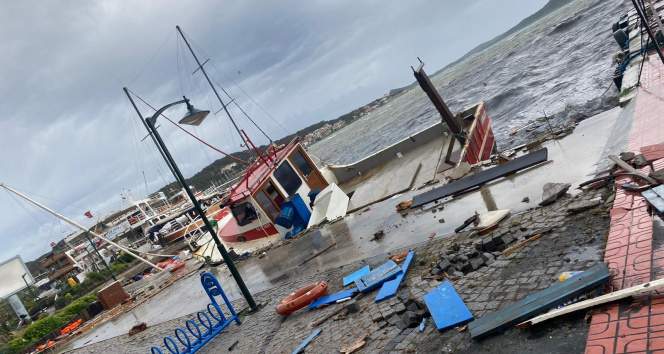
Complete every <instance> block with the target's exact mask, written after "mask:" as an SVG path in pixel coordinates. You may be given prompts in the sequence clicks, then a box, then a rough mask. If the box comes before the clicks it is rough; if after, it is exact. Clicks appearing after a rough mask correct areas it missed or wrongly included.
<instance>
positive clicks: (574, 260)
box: [73, 190, 611, 353]
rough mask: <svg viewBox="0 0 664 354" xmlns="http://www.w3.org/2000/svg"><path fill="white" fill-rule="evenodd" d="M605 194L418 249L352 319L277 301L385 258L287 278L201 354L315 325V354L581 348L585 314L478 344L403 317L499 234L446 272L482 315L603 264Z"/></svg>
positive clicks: (120, 344)
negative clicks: (283, 310) (387, 290)
mask: <svg viewBox="0 0 664 354" xmlns="http://www.w3.org/2000/svg"><path fill="white" fill-rule="evenodd" d="M600 194H602V197H603V199H602V203H601V204H600V205H599V206H597V207H594V208H593V209H590V210H586V211H582V212H578V213H573V214H572V213H570V212H569V211H568V210H567V208H568V206H569V204H570V203H572V202H578V201H581V200H583V201H591V200H594V199H595V198H597V197H598V196H599V195H600ZM607 194H608V191H607V190H602V191H589V192H584V193H582V194H579V195H577V196H576V197H571V196H569V195H567V196H565V197H563V198H562V199H560V200H558V201H556V202H555V203H553V204H551V205H549V206H546V207H540V208H535V209H530V210H528V211H525V212H523V213H520V214H517V215H513V216H512V217H511V218H509V219H507V220H505V221H503V222H502V224H501V226H500V227H499V228H497V229H496V230H494V231H492V232H491V233H490V234H488V235H483V236H479V235H473V234H472V233H468V232H466V233H461V234H457V235H453V236H450V237H440V238H435V239H433V240H431V241H429V242H427V243H425V244H421V245H417V246H414V247H413V248H414V249H415V250H416V257H415V262H414V263H413V266H412V267H411V270H410V271H409V273H408V274H407V276H406V278H405V279H404V283H403V284H402V286H401V290H400V291H399V295H398V296H397V297H394V298H392V299H389V300H386V301H384V302H381V303H379V304H375V303H374V302H373V300H374V296H375V292H373V293H369V294H367V295H366V296H362V295H360V296H358V297H356V298H355V300H354V301H355V302H356V303H357V305H358V307H359V311H357V312H354V313H348V311H346V310H345V309H344V310H342V311H339V308H340V307H344V305H342V304H337V305H333V306H330V307H327V308H323V309H319V310H314V311H307V310H301V311H298V312H296V313H294V314H293V315H291V316H289V317H288V318H282V317H281V316H279V315H277V314H276V313H275V311H274V309H275V306H276V304H277V303H278V302H279V301H280V299H281V298H283V297H284V296H286V295H287V294H288V293H290V292H291V291H292V290H293V289H296V288H298V287H301V286H303V285H306V284H309V283H311V282H313V281H317V280H327V281H328V283H329V284H330V292H334V291H337V290H340V288H341V280H340V279H341V277H342V276H343V275H345V274H348V273H350V272H351V271H353V270H355V269H357V268H358V267H359V266H361V265H362V264H364V263H366V264H370V265H371V266H375V265H378V264H380V263H382V262H384V261H385V256H386V255H384V256H378V257H374V258H371V259H367V260H364V261H362V262H356V263H354V264H350V265H346V266H343V267H340V268H338V269H334V270H331V271H327V272H324V273H319V274H316V275H310V276H306V277H303V278H299V279H293V278H295V277H294V276H293V277H290V279H291V280H289V281H285V282H283V283H282V284H280V285H279V286H277V287H274V288H272V289H270V290H268V291H265V292H262V293H259V294H257V295H256V299H257V301H258V302H259V303H260V304H262V308H261V309H260V310H259V311H258V312H257V313H253V314H248V315H243V317H242V325H241V326H237V325H234V324H233V325H231V326H230V327H229V328H228V329H227V330H226V331H225V332H224V333H222V334H221V335H220V336H219V337H217V338H215V339H214V340H213V341H211V342H210V343H209V344H208V345H207V346H206V347H205V348H204V349H203V350H201V352H202V353H220V352H229V348H231V347H232V352H234V353H290V352H291V351H292V349H293V348H295V347H296V346H297V345H298V343H299V342H300V341H302V340H303V339H304V338H305V337H307V336H308V335H309V334H310V333H311V332H312V330H313V329H314V328H320V329H321V330H322V332H321V334H320V336H319V337H317V338H316V339H314V340H313V341H312V342H311V344H310V345H309V347H307V349H306V351H307V352H310V353H338V352H339V351H340V348H341V347H342V346H344V345H348V344H351V343H353V342H355V341H356V340H359V339H361V338H366V339H365V341H366V344H365V345H364V347H363V348H362V349H361V350H359V351H358V352H359V353H392V352H396V353H411V352H421V353H429V352H455V353H456V352H467V353H478V352H492V353H496V352H498V353H500V352H502V353H517V352H538V353H549V352H550V353H559V352H565V353H575V352H582V351H583V349H584V348H585V339H586V334H587V324H586V322H585V321H584V320H583V319H584V317H583V316H584V315H585V313H580V314H576V315H574V316H571V317H566V318H563V319H561V320H558V321H552V322H550V323H547V324H545V325H542V326H539V327H536V328H534V329H529V330H518V329H510V330H508V331H506V332H505V333H503V334H499V335H496V336H493V337H490V338H488V339H486V340H483V341H481V342H477V341H473V340H471V339H470V335H469V333H468V331H460V330H458V329H450V330H447V331H444V332H438V331H436V330H435V328H434V326H433V324H432V322H431V319H427V320H426V321H427V326H426V328H425V330H424V331H423V332H422V333H420V332H419V331H418V329H417V328H408V327H407V325H408V323H406V321H405V319H404V317H407V316H405V315H407V314H408V313H410V312H412V311H415V310H416V309H415V308H411V307H412V306H413V303H414V302H415V303H416V302H421V301H422V297H423V296H424V294H425V293H426V292H428V291H429V290H431V289H432V288H434V287H435V286H437V285H438V284H439V283H440V279H441V278H442V277H441V276H435V275H432V274H435V273H436V272H434V271H433V269H435V265H436V264H437V263H438V262H439V260H440V259H441V257H446V256H449V254H450V253H452V254H460V253H464V252H470V253H472V252H473V250H474V249H476V248H478V247H479V246H478V244H482V242H484V243H486V240H493V239H497V238H501V239H502V240H504V241H505V242H504V244H502V245H500V246H499V247H498V248H497V250H494V252H493V255H495V256H496V257H495V260H489V261H487V262H486V263H485V264H483V265H481V266H479V267H478V268H477V269H474V270H469V271H468V272H467V273H466V274H463V273H460V272H451V273H453V274H455V275H448V279H449V280H451V281H452V282H453V284H454V286H455V288H456V290H457V292H458V293H459V295H460V296H461V297H462V298H463V300H464V301H465V303H466V305H467V306H468V308H469V309H470V310H471V311H472V313H473V314H474V316H475V317H481V316H482V315H484V314H486V313H490V312H493V311H495V310H497V309H500V308H501V307H503V306H505V305H507V304H509V303H512V302H514V301H516V300H519V299H521V298H523V297H525V296H526V295H527V294H529V293H531V292H534V291H537V290H541V289H544V288H546V287H548V286H550V285H551V284H552V283H554V282H556V281H557V275H558V274H559V273H560V272H563V271H572V270H584V269H587V268H588V267H590V266H592V265H593V264H595V263H597V262H599V261H601V257H602V252H603V250H604V245H605V239H606V233H607V228H608V220H609V219H608V213H607V211H606V207H607V205H608V204H610V202H611V200H610V197H609V196H607ZM607 197H608V198H609V200H608V201H606V199H607ZM406 217H408V216H406ZM547 230H548V231H547ZM536 234H541V235H542V236H541V237H540V238H539V239H536V240H533V241H530V242H528V243H526V244H525V246H524V247H523V248H520V249H518V250H516V251H515V252H514V253H511V254H509V255H508V256H503V255H502V254H501V253H500V252H501V251H503V250H504V249H505V248H506V247H509V246H510V245H514V244H516V242H519V241H520V240H523V239H526V238H528V237H532V236H533V235H536ZM471 256H472V255H471ZM489 257H490V256H489ZM448 274H449V272H448ZM443 277H444V275H443ZM182 301H186V299H182ZM236 303H237V306H238V307H239V308H244V307H245V305H244V304H243V302H242V301H238V302H236ZM411 310H412V311H411ZM325 317H329V319H327V320H326V321H324V322H322V323H320V324H319V325H318V326H317V327H315V326H311V323H312V322H313V321H317V320H320V319H322V318H325ZM187 318H188V317H187V316H186V317H184V318H180V319H176V320H172V321H168V322H165V323H162V324H160V325H157V326H152V327H150V328H148V329H147V330H145V331H144V332H142V333H139V334H136V335H134V336H131V337H130V336H128V335H123V336H120V337H116V338H113V339H110V340H106V341H102V342H99V343H95V344H92V345H89V346H87V347H83V348H80V349H77V350H74V351H73V352H75V353H102V352H108V351H109V350H110V351H113V352H123V353H146V352H148V351H149V348H150V346H152V345H158V344H160V343H161V340H162V338H163V336H164V335H169V334H172V331H173V329H174V328H175V326H176V325H182V324H183V323H184V321H185V320H186V319H187ZM410 325H411V326H412V323H410Z"/></svg>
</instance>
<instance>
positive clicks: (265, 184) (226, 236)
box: [216, 140, 328, 242]
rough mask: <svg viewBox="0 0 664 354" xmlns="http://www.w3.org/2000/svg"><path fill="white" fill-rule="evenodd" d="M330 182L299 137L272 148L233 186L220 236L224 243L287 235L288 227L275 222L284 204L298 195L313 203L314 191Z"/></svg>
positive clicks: (221, 219) (219, 221)
mask: <svg viewBox="0 0 664 354" xmlns="http://www.w3.org/2000/svg"><path fill="white" fill-rule="evenodd" d="M327 185H328V182H327V180H326V179H325V177H323V174H322V173H321V172H320V170H319V169H318V167H317V166H316V164H315V163H314V162H313V160H312V159H311V157H310V156H309V154H308V153H307V151H306V150H305V149H304V147H303V146H302V145H301V144H300V143H299V141H298V140H293V141H292V142H290V143H289V144H287V145H284V146H281V147H277V148H270V149H268V151H266V152H265V153H263V154H262V155H261V156H259V158H258V159H257V160H256V161H255V162H254V163H253V164H252V165H251V166H249V167H248V168H247V170H246V172H245V174H244V176H243V178H242V179H241V180H240V181H239V182H238V183H237V184H236V185H235V186H233V187H232V188H231V190H230V194H229V195H228V197H227V201H226V205H227V208H228V211H229V212H227V213H221V214H219V218H218V219H216V220H217V221H218V225H219V231H218V234H219V237H220V238H221V239H222V240H223V241H224V242H245V241H251V240H255V239H259V238H263V237H269V236H276V235H280V234H285V232H286V231H288V230H285V229H284V228H282V227H281V226H277V225H276V224H275V221H276V219H277V217H278V216H279V214H280V213H281V207H282V205H283V203H284V202H285V201H287V200H288V199H289V198H293V197H294V196H295V195H298V196H299V197H300V198H302V200H303V201H304V202H305V203H306V204H309V203H310V202H311V201H310V193H312V192H313V194H315V193H317V192H320V191H321V190H323V189H324V188H325V187H327ZM308 207H309V206H308ZM309 208H310V207H309Z"/></svg>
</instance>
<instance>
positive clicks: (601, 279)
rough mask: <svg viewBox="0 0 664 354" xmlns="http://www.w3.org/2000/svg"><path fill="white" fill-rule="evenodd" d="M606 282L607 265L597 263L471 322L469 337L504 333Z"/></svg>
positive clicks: (474, 337)
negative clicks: (509, 328)
mask: <svg viewBox="0 0 664 354" xmlns="http://www.w3.org/2000/svg"><path fill="white" fill-rule="evenodd" d="M608 280H609V269H608V268H607V267H606V264H604V263H599V264H596V265H594V266H592V267H590V269H588V270H586V271H584V272H583V273H581V274H579V275H576V276H574V277H571V278H569V279H567V280H565V281H564V282H556V283H554V284H553V285H551V286H550V287H548V288H546V289H544V290H541V291H538V292H536V293H533V294H530V295H528V296H526V297H525V298H523V299H522V300H519V301H517V302H515V303H513V304H510V305H508V306H506V307H504V308H502V309H500V310H498V311H496V312H493V313H490V314H487V315H485V316H483V317H481V318H479V319H477V320H475V321H473V322H471V323H470V324H468V329H469V330H470V336H471V337H472V338H473V339H479V338H482V337H485V336H488V335H490V334H493V333H497V332H500V331H502V330H505V329H507V328H508V327H511V326H514V325H516V324H518V323H521V322H523V321H525V320H528V319H530V318H531V317H534V316H537V315H539V314H541V313H544V312H546V311H548V310H550V309H552V308H554V307H556V306H558V305H561V304H563V303H564V302H566V301H568V300H570V299H573V298H575V297H577V296H579V295H581V294H584V293H586V292H588V291H590V290H592V289H595V288H597V287H599V286H601V285H603V284H605V283H606V282H607V281H608Z"/></svg>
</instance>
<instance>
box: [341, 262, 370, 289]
mask: <svg viewBox="0 0 664 354" xmlns="http://www.w3.org/2000/svg"><path fill="white" fill-rule="evenodd" d="M369 272H371V268H369V266H368V265H366V266H364V267H362V268H360V269H358V270H356V271H354V272H352V273H350V274H348V275H346V276H345V277H344V279H343V282H344V286H348V285H350V284H353V282H354V281H356V280H357V279H360V278H361V277H363V276H365V275H367V274H369Z"/></svg>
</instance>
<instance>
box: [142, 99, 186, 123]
mask: <svg viewBox="0 0 664 354" xmlns="http://www.w3.org/2000/svg"><path fill="white" fill-rule="evenodd" d="M187 102H189V100H188V99H186V98H185V99H183V100H179V101H177V102H173V103H169V104H167V105H165V106H163V107H161V108H159V109H158V110H157V111H156V112H154V114H153V115H152V117H150V118H148V119H147V120H149V121H150V123H152V125H154V124H155V123H156V122H157V118H158V117H159V116H160V115H161V114H162V113H164V111H166V110H167V109H169V108H171V107H173V106H176V105H179V104H182V103H187Z"/></svg>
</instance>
